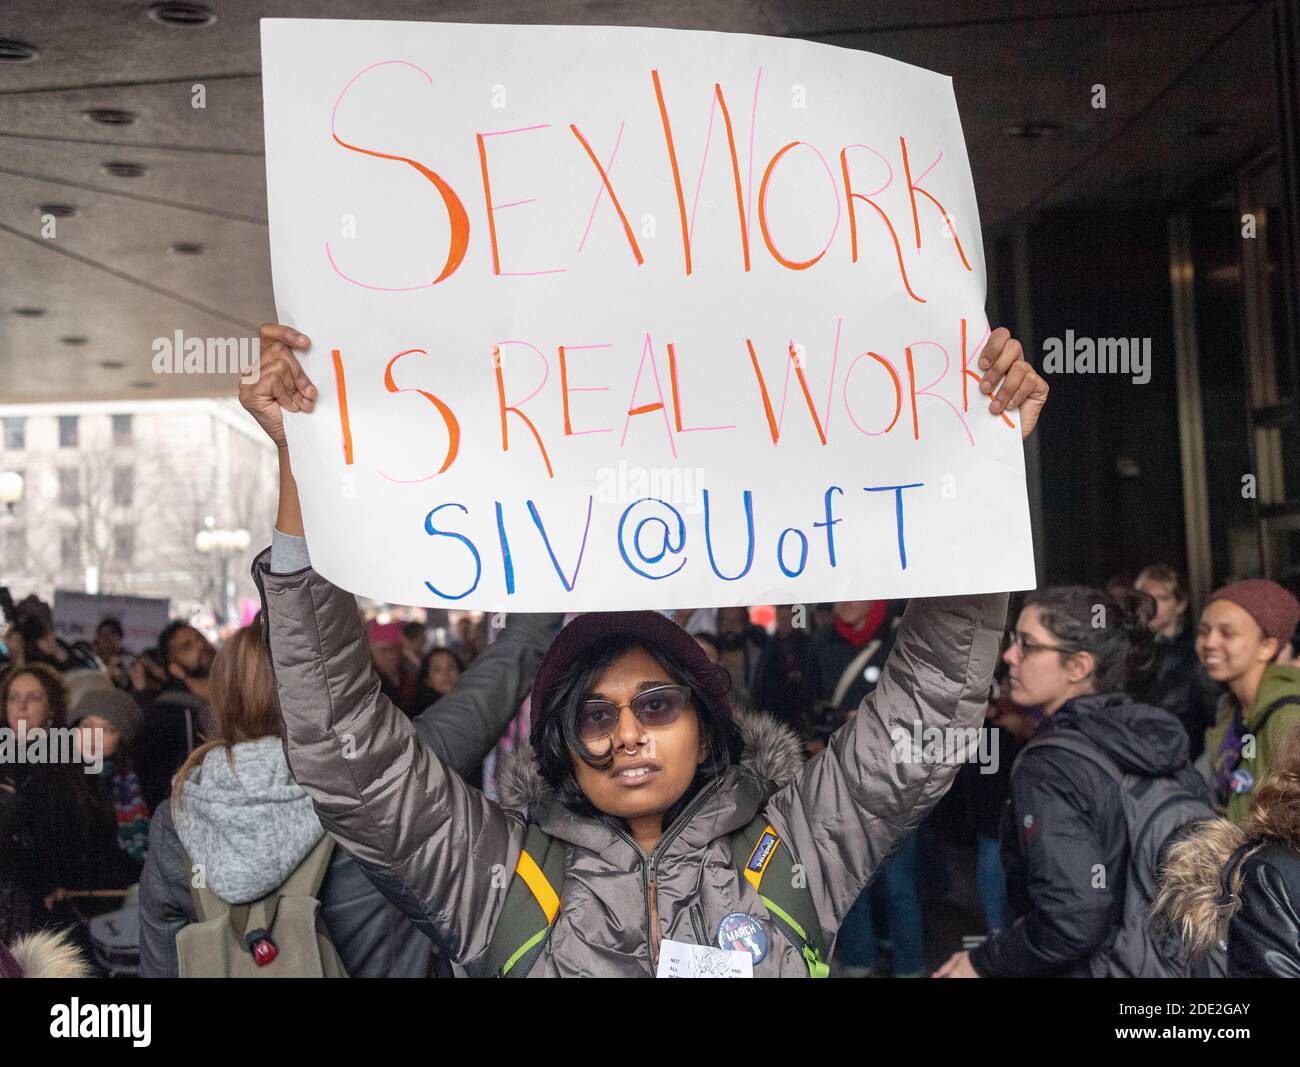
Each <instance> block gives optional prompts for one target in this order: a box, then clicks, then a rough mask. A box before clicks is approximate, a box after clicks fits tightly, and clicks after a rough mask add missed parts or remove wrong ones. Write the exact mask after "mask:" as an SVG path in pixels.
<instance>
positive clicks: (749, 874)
mask: <svg viewBox="0 0 1300 1067" xmlns="http://www.w3.org/2000/svg"><path fill="white" fill-rule="evenodd" d="M768 834H771V835H772V847H771V848H770V849H768V850H767V855H766V856H764V857H763V864H762V866H761V867H759V869H758V870H756V871H752V870H750V864H752V863H753V862H754V857H755V856H756V855H757V854H758V850H759V848H760V847H762V844H763V842H764V841H765V840H766V839H767V835H768ZM780 847H781V836H780V834H778V833H777V832H776V831H775V830H773V829H772V824H771V823H768V825H767V826H765V827H764V828H763V832H762V833H761V834H759V835H758V842H757V843H756V844H755V845H754V850H753V851H752V852H751V853H750V854H749V859H747V860H746V861H745V878H746V879H747V880H748V881H749V884H750V885H752V886H753V887H754V888H755V889H756V890H757V889H760V888H762V885H763V872H765V871H766V870H767V865H768V864H769V863H771V862H772V857H773V856H775V855H776V850H777V849H778V848H780Z"/></svg>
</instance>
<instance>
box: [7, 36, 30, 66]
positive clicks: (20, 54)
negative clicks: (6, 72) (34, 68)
mask: <svg viewBox="0 0 1300 1067" xmlns="http://www.w3.org/2000/svg"><path fill="white" fill-rule="evenodd" d="M36 56H37V52H36V49H35V48H34V47H33V46H32V45H29V44H28V43H27V42H26V41H15V40H13V39H12V38H10V37H0V63H30V62H31V61H32V60H33V59H35V58H36Z"/></svg>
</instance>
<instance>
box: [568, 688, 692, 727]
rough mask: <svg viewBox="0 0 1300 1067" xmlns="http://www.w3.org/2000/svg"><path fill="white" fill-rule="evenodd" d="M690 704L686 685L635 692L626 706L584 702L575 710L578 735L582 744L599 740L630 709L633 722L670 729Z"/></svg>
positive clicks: (594, 701) (689, 695)
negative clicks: (625, 709)
mask: <svg viewBox="0 0 1300 1067" xmlns="http://www.w3.org/2000/svg"><path fill="white" fill-rule="evenodd" d="M690 702H691V688H690V686H688V685H659V686H655V688H653V689H647V690H646V691H645V692H643V693H638V694H637V695H636V696H634V697H633V698H632V699H631V700H629V701H628V702H627V703H626V704H615V703H614V702H613V701H610V700H587V701H584V702H583V705H582V708H581V709H580V710H579V711H578V736H579V737H581V738H582V740H583V741H600V740H602V739H604V738H606V737H609V736H610V734H612V733H613V732H614V730H615V729H616V728H617V726H618V713H619V712H620V711H622V710H623V709H624V708H630V709H631V710H632V714H633V715H635V716H636V721H637V722H639V723H640V724H641V725H642V726H645V727H647V728H649V729H652V730H657V729H662V728H663V727H665V726H671V725H672V724H673V723H675V722H676V721H677V720H678V719H679V718H681V714H682V712H683V711H685V710H686V705H687V704H689V703H690Z"/></svg>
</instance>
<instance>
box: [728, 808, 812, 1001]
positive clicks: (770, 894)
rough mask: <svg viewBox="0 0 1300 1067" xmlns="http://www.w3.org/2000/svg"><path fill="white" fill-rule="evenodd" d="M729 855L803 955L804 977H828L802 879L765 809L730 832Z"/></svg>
mask: <svg viewBox="0 0 1300 1067" xmlns="http://www.w3.org/2000/svg"><path fill="white" fill-rule="evenodd" d="M731 855H732V858H733V860H734V861H735V863H736V869H737V870H738V871H739V872H740V874H741V876H742V877H743V878H744V879H745V880H746V881H747V882H748V883H749V884H750V885H752V886H753V887H754V891H755V892H756V893H758V896H759V899H760V900H761V901H762V902H763V906H764V907H765V908H767V913H768V915H769V917H770V918H771V919H772V921H773V922H774V923H775V924H776V926H777V927H778V928H779V929H780V930H781V932H782V933H783V934H785V936H786V937H787V938H788V939H789V941H790V943H791V944H792V945H794V947H795V949H796V950H797V951H798V952H799V954H800V955H801V956H802V957H803V959H804V963H806V964H807V965H808V977H809V978H827V977H829V976H830V967H829V965H828V964H827V962H826V943H825V941H824V939H823V937H822V928H821V920H819V919H818V918H817V908H816V905H814V903H813V898H812V893H811V891H810V890H809V889H808V885H807V883H806V882H805V881H804V879H802V878H799V879H797V880H796V878H795V871H794V866H795V864H794V854H793V853H792V852H791V851H790V848H789V846H788V845H786V844H785V842H783V841H782V840H781V835H780V834H778V833H777V832H776V830H775V829H774V828H773V827H772V824H771V823H769V822H768V821H767V817H766V816H765V815H762V814H759V815H757V816H755V818H754V821H753V822H751V823H750V824H749V825H748V826H746V827H745V828H744V829H742V830H737V831H736V832H735V833H734V834H732V835H731ZM796 882H797V884H796Z"/></svg>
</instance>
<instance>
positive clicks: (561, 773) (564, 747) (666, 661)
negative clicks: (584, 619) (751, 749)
mask: <svg viewBox="0 0 1300 1067" xmlns="http://www.w3.org/2000/svg"><path fill="white" fill-rule="evenodd" d="M634 649H644V650H645V651H646V652H647V653H648V654H649V655H650V656H651V657H653V658H654V660H655V662H656V663H658V664H659V666H660V667H662V668H663V669H664V672H665V673H666V674H667V675H668V676H669V677H670V678H672V680H673V681H674V682H676V683H677V684H678V685H685V686H688V687H689V688H690V690H691V694H692V698H691V700H692V704H693V705H694V707H695V711H696V714H697V715H698V716H699V721H700V731H701V733H703V735H704V737H705V739H706V741H707V743H708V748H709V754H708V758H707V759H705V761H704V762H703V763H702V764H700V766H699V768H698V769H697V771H696V773H695V778H694V780H693V781H692V782H691V784H690V786H689V787H688V788H687V790H686V792H685V793H683V794H682V796H681V797H680V798H679V799H678V800H677V802H676V803H675V804H674V805H673V806H672V807H671V808H670V809H669V810H668V811H667V812H666V813H665V814H664V825H665V826H667V825H668V824H669V823H671V822H672V820H673V819H674V818H675V817H676V816H677V814H678V813H679V812H680V811H681V810H682V809H683V808H684V807H685V806H686V805H687V804H688V803H690V799H691V797H693V796H694V795H695V794H696V793H697V792H699V790H700V789H701V788H702V787H703V786H704V785H705V784H706V783H707V782H710V781H712V780H713V779H714V778H718V777H721V776H722V775H723V774H724V773H726V771H727V770H728V768H730V767H731V766H733V765H734V764H736V763H737V762H738V761H739V759H740V753H741V751H742V749H743V748H744V742H743V741H742V740H741V736H740V731H739V730H738V729H737V728H736V726H735V724H734V723H733V722H732V721H731V717H730V716H729V715H727V714H725V713H724V712H723V711H722V710H721V709H720V708H719V707H718V705H717V704H716V702H715V701H714V699H713V698H712V697H710V696H709V695H708V693H707V691H706V688H705V686H704V685H702V684H701V680H700V679H699V678H696V677H695V676H694V675H693V674H692V673H691V672H690V671H689V670H687V669H685V668H683V667H682V666H681V665H680V664H678V663H675V662H674V661H673V660H672V659H670V658H669V656H668V655H667V654H666V653H665V652H664V651H663V650H662V649H659V648H657V647H655V646H654V645H652V644H649V643H648V642H646V641H643V640H638V639H636V638H632V637H628V636H617V637H611V638H607V639H606V640H603V641H598V642H596V643H595V644H593V645H592V646H591V647H590V648H589V649H587V650H586V651H585V652H584V653H583V654H582V655H581V656H579V657H578V658H577V659H575V660H574V661H573V663H571V664H570V665H569V667H568V669H567V670H565V672H564V673H563V674H562V675H560V677H559V678H558V679H557V680H556V682H555V685H554V686H553V687H552V689H551V691H550V692H549V693H548V694H547V695H546V703H545V715H544V716H543V718H542V720H541V722H540V723H539V725H538V727H537V728H535V729H534V730H533V735H532V744H533V750H534V751H535V752H536V753H537V764H538V769H539V770H540V772H541V775H542V778H543V780H544V781H545V782H546V783H547V785H549V786H550V787H551V788H552V789H554V790H555V792H556V794H557V795H558V796H559V798H560V801H561V803H563V804H564V806H565V807H567V808H568V809H569V810H571V811H575V812H577V813H579V814H582V815H599V814H600V813H599V812H598V811H597V810H596V809H595V807H593V806H592V804H591V801H589V800H588V799H587V797H586V794H585V793H583V791H582V789H581V788H580V787H579V785H578V778H577V775H575V774H574V771H573V767H574V760H575V759H580V760H582V761H583V762H584V763H585V764H587V766H588V767H592V768H594V769H596V770H608V769H609V768H610V767H612V766H613V765H614V751H613V748H612V747H611V748H610V751H609V752H607V753H605V755H604V756H598V755H596V754H595V753H593V752H592V751H591V750H590V749H589V748H587V746H586V745H585V744H584V743H583V740H582V738H581V737H580V736H579V734H578V715H579V713H580V712H581V710H582V705H583V702H584V701H586V699H587V697H588V696H590V695H591V691H592V689H593V688H594V687H595V685H596V680H597V679H598V678H599V677H600V675H601V673H602V672H603V671H605V670H606V669H607V668H608V667H610V666H612V665H613V663H614V662H615V661H616V660H617V659H618V658H619V657H620V656H622V655H624V654H625V653H627V652H631V651H632V650H634Z"/></svg>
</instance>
